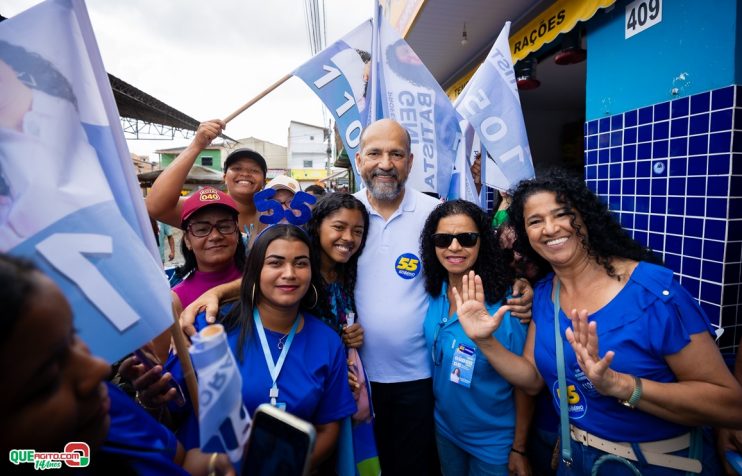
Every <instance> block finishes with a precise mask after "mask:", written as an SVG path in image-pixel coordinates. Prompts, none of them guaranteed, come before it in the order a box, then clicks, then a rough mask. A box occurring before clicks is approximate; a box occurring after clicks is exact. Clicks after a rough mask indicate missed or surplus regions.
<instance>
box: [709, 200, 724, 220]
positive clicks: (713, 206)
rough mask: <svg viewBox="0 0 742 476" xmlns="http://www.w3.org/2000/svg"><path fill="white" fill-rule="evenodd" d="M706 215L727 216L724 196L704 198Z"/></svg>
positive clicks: (714, 216) (711, 216)
mask: <svg viewBox="0 0 742 476" xmlns="http://www.w3.org/2000/svg"><path fill="white" fill-rule="evenodd" d="M706 216H707V217H709V218H726V217H727V199H726V198H707V199H706Z"/></svg>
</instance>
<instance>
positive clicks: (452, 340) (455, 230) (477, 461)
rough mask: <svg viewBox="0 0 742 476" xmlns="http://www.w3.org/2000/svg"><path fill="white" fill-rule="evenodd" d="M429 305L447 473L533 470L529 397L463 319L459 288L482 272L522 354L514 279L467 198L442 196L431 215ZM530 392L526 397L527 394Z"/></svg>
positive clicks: (503, 331) (425, 245)
mask: <svg viewBox="0 0 742 476" xmlns="http://www.w3.org/2000/svg"><path fill="white" fill-rule="evenodd" d="M420 254H421V256H422V261H423V267H424V268H425V288H426V290H427V291H428V293H429V294H430V306H429V308H428V312H427V314H426V316H425V323H424V333H425V340H426V342H427V345H428V348H429V349H430V351H431V356H432V360H433V372H432V374H433V393H434V396H435V424H436V441H437V445H438V453H439V456H440V462H441V470H442V472H443V474H444V475H474V474H497V475H500V474H503V475H507V474H509V473H508V467H510V469H511V470H512V471H513V472H515V473H516V474H524V475H525V474H528V462H527V460H526V458H525V440H526V436H527V435H526V434H527V428H528V424H529V421H528V420H529V417H528V416H526V414H527V413H528V412H527V411H526V412H523V411H518V412H517V417H516V410H523V408H524V407H526V406H528V405H529V403H530V402H528V401H527V400H528V397H526V396H525V395H523V394H520V395H519V394H518V393H519V392H518V391H516V392H515V395H514V392H513V386H512V385H511V384H510V382H508V381H507V380H506V379H504V378H503V377H502V376H501V375H500V374H499V373H498V372H497V371H496V370H495V369H494V368H493V365H492V364H491V363H490V362H489V361H488V359H487V357H486V356H485V355H483V354H482V353H481V351H480V350H479V349H478V348H477V344H476V342H474V341H473V340H472V339H470V338H469V337H467V336H466V334H465V333H464V331H463V330H462V327H461V324H460V323H459V322H458V316H457V306H456V301H455V300H454V298H453V297H454V294H453V289H454V288H458V289H461V282H462V278H463V277H464V276H465V275H466V274H467V273H469V272H470V271H473V272H475V273H477V274H478V275H480V276H481V277H482V282H483V283H484V288H483V300H484V302H485V303H486V304H485V305H486V308H487V311H488V312H491V313H496V314H497V315H498V316H505V317H503V324H502V325H501V326H500V327H499V329H497V330H496V331H493V334H492V338H493V339H496V340H497V341H498V342H500V343H501V344H502V345H503V346H504V347H505V348H507V349H509V350H510V351H512V352H514V353H516V354H518V355H520V353H521V352H522V350H523V345H524V343H525V338H526V330H525V326H523V325H522V324H520V323H519V322H518V320H517V319H516V318H511V317H510V312H509V308H508V307H506V306H503V304H504V303H505V297H506V295H507V294H508V287H509V285H510V283H512V282H513V280H512V273H511V268H510V267H509V266H508V264H507V261H506V260H505V256H504V253H503V251H502V250H501V249H500V247H499V246H498V244H497V239H496V237H495V235H494V233H493V232H492V231H491V229H490V223H489V220H488V219H487V215H486V214H485V213H484V212H483V211H482V210H481V209H480V208H479V207H478V206H476V205H474V204H473V203H470V202H466V201H463V200H455V201H449V202H445V203H442V204H440V205H438V207H436V208H435V209H434V210H433V212H432V213H431V214H430V216H429V217H428V220H427V221H426V223H425V226H424V228H423V232H422V235H421V238H420ZM524 398H525V399H526V400H525V401H524V400H523V399H524Z"/></svg>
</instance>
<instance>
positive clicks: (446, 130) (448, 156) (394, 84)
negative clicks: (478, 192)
mask: <svg viewBox="0 0 742 476" xmlns="http://www.w3.org/2000/svg"><path fill="white" fill-rule="evenodd" d="M379 8H380V7H379ZM378 16H379V21H378V25H377V28H376V31H377V32H378V41H377V43H378V54H376V55H374V56H375V59H374V61H375V62H376V64H375V68H372V71H373V72H374V73H375V74H376V76H377V80H375V81H374V82H373V86H374V88H378V89H377V91H375V92H374V94H373V95H372V97H375V98H377V101H378V103H379V104H380V108H378V109H377V110H376V113H375V117H374V119H381V118H388V119H394V120H395V121H397V122H399V123H400V124H402V125H403V126H404V127H405V129H407V131H408V132H409V133H410V138H411V139H412V153H413V155H414V160H413V162H412V171H411V172H410V176H409V178H408V181H407V184H408V185H410V186H412V187H413V188H415V189H417V190H420V191H421V192H435V193H437V194H438V195H440V196H441V197H446V196H448V189H449V186H450V181H451V174H452V172H453V167H454V162H455V160H456V148H457V145H458V143H459V139H460V132H459V121H458V117H457V115H456V111H455V110H454V108H453V105H452V104H451V101H450V100H449V98H448V96H447V95H446V93H445V92H443V90H442V89H441V87H440V85H439V84H438V82H437V81H436V80H435V78H434V77H433V75H432V74H431V73H430V71H428V68H426V67H425V65H424V64H423V63H422V61H421V60H420V58H419V57H418V56H417V54H416V53H415V52H414V51H413V50H412V48H411V47H410V45H408V44H407V42H406V41H405V40H404V39H402V38H401V37H400V36H399V34H398V33H397V31H396V30H394V29H393V28H392V27H391V25H389V23H388V22H387V21H386V20H385V19H384V18H383V16H382V15H378ZM372 76H373V74H372Z"/></svg>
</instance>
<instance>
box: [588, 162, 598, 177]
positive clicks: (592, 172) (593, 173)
mask: <svg viewBox="0 0 742 476" xmlns="http://www.w3.org/2000/svg"><path fill="white" fill-rule="evenodd" d="M596 178H598V167H597V166H595V165H586V166H585V179H586V180H594V179H596Z"/></svg>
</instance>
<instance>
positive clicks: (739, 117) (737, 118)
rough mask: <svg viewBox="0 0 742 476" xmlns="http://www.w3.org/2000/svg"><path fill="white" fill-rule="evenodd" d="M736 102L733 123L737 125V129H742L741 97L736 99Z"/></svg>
mask: <svg viewBox="0 0 742 476" xmlns="http://www.w3.org/2000/svg"><path fill="white" fill-rule="evenodd" d="M740 94H742V93H740ZM737 102H739V103H740V104H738V105H737V108H736V109H735V110H734V123H735V124H736V125H737V127H736V128H737V129H738V130H739V129H742V98H740V99H737Z"/></svg>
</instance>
